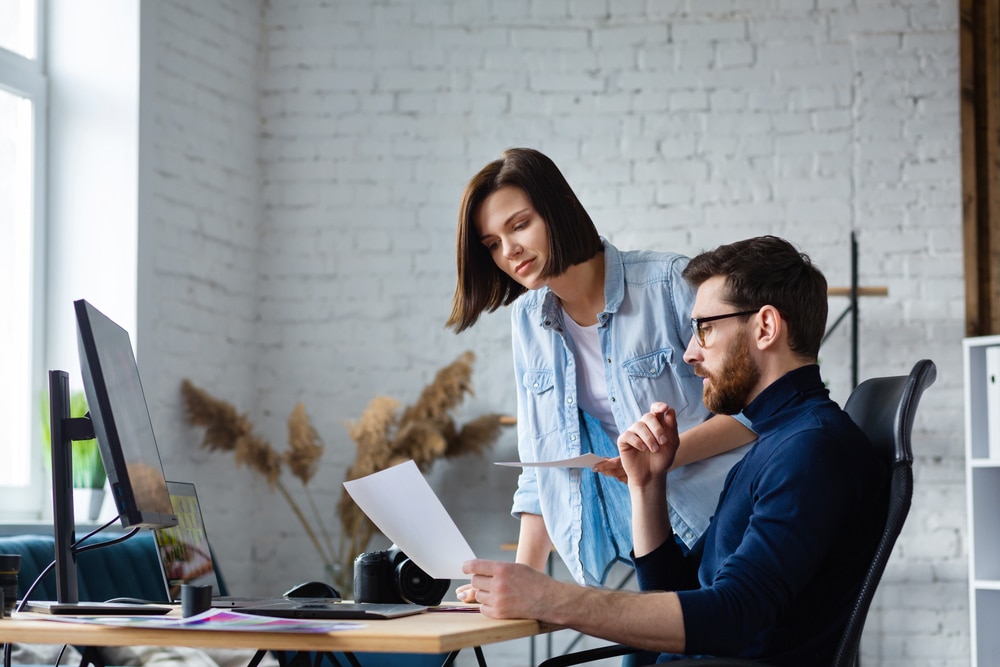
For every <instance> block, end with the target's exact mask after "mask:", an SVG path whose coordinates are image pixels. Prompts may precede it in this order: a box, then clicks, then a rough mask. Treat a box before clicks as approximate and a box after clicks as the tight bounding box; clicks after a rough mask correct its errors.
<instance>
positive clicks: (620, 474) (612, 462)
mask: <svg viewBox="0 0 1000 667" xmlns="http://www.w3.org/2000/svg"><path fill="white" fill-rule="evenodd" d="M592 470H593V471H594V472H599V473H601V474H602V475H607V476H608V477H614V478H615V479H617V480H618V481H619V482H627V481H628V475H627V474H625V467H624V466H622V457H620V456H616V457H614V458H610V459H604V460H603V461H601V462H600V463H598V464H597V465H595V466H594V467H593V468H592Z"/></svg>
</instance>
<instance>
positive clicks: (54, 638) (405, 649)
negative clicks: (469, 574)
mask: <svg viewBox="0 0 1000 667" xmlns="http://www.w3.org/2000/svg"><path fill="white" fill-rule="evenodd" d="M363 623H365V627H359V628H357V629H351V630H336V631H332V632H328V633H312V632H310V633H306V632H303V633H296V632H234V631H217V630H185V629H180V628H127V627H115V626H102V625H84V624H80V623H63V622H59V621H53V620H49V619H47V618H46V617H44V616H38V615H34V614H19V615H18V617H17V618H7V619H3V620H0V643H3V642H17V643H22V644H74V645H79V646H189V647H193V648H244V649H274V650H290V651H296V650H298V651H344V652H362V651H367V652H376V653H449V652H452V651H458V650H461V649H464V648H474V647H477V646H482V645H484V644H493V643H496V642H502V641H507V640H510V639H521V638H523V637H532V636H534V635H537V634H540V633H544V632H551V631H552V630H555V629H557V628H555V627H554V626H548V625H545V624H541V623H539V622H537V621H528V620H512V621H498V620H495V619H491V618H487V617H486V616H483V615H482V614H479V613H477V612H428V613H424V614H417V615H415V616H406V617H403V618H394V619H389V620H377V621H364V622H363Z"/></svg>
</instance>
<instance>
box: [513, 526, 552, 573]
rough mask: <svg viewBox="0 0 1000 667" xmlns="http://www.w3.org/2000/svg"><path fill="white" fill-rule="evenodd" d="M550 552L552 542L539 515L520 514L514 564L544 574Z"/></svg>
mask: <svg viewBox="0 0 1000 667" xmlns="http://www.w3.org/2000/svg"><path fill="white" fill-rule="evenodd" d="M551 551H552V541H551V540H550V539H549V532H548V531H547V530H546V529H545V521H544V520H543V519H542V517H541V515H539V514H528V513H526V512H525V513H522V514H521V532H520V534H519V535H518V538H517V555H516V556H515V557H514V560H515V562H518V563H524V564H525V565H529V566H531V567H532V568H534V569H536V570H538V571H539V572H545V563H546V562H547V561H548V559H549V552H551Z"/></svg>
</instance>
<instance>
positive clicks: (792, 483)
mask: <svg viewBox="0 0 1000 667" xmlns="http://www.w3.org/2000/svg"><path fill="white" fill-rule="evenodd" d="M743 413H744V415H746V416H747V417H748V418H749V419H750V421H751V423H752V424H753V428H754V430H755V431H756V432H757V434H758V439H757V442H756V444H754V446H753V447H752V448H751V449H750V450H749V451H748V452H747V454H746V456H745V457H744V458H743V460H742V461H740V462H739V463H737V464H736V465H735V466H733V469H732V470H731V471H730V473H729V476H728V478H727V480H726V484H725V487H724V488H723V490H722V494H721V496H720V498H719V504H718V507H717V508H716V513H715V516H714V517H713V518H712V522H711V524H710V525H709V528H708V530H707V531H706V532H705V534H704V535H703V536H702V539H701V540H700V541H699V542H698V543H697V544H696V545H695V547H694V548H693V549H692V550H691V552H690V553H689V554H688V555H687V556H684V555H683V554H682V553H681V551H680V549H679V548H678V547H677V545H676V543H675V542H674V541H673V540H667V541H666V542H665V543H664V544H663V545H661V546H660V547H659V548H658V549H656V550H655V551H653V552H651V553H649V554H647V555H645V556H643V557H642V558H637V559H636V560H635V564H636V572H637V574H638V581H639V585H640V588H641V589H642V590H674V591H678V596H679V597H680V603H681V608H682V610H683V614H684V631H685V635H686V647H685V652H686V653H687V654H688V655H701V654H707V655H716V656H739V657H744V658H765V659H766V660H767V661H768V662H769V663H773V664H776V665H820V664H828V663H829V662H830V661H831V660H832V658H833V654H834V651H835V649H836V646H837V641H838V640H839V637H840V633H841V631H842V628H843V626H844V623H845V622H846V619H847V615H848V614H849V612H850V607H851V604H852V602H853V600H854V597H855V596H856V593H857V590H858V587H859V585H860V582H861V579H862V577H863V575H864V571H865V568H866V567H867V566H868V564H869V562H870V561H871V555H872V553H873V552H874V545H875V542H876V540H877V539H878V535H879V533H880V532H881V529H882V525H883V523H884V521H885V514H886V502H887V500H886V499H887V495H886V486H887V485H886V480H887V479H888V475H887V471H886V470H885V467H884V466H883V465H882V463H881V462H880V461H879V460H878V459H877V458H876V457H875V455H874V452H873V450H872V446H871V444H870V443H869V441H868V438H867V437H866V436H865V435H864V433H862V431H861V430H860V429H859V428H858V427H857V426H856V425H855V424H854V422H853V421H851V418H850V417H849V416H848V415H847V413H845V412H843V411H842V410H841V409H840V407H839V406H838V405H837V404H836V403H834V402H833V401H831V400H830V398H829V392H828V391H827V390H826V388H825V387H824V385H823V382H822V380H821V379H820V375H819V368H818V366H815V365H810V366H804V367H801V368H798V369H796V370H794V371H791V372H789V373H788V374H786V375H785V376H783V377H782V378H780V379H779V380H777V381H776V382H774V383H773V384H771V385H770V386H769V387H767V388H766V389H765V390H764V391H763V392H761V394H760V395H759V396H757V397H756V398H755V399H754V400H753V402H752V403H751V404H750V405H749V406H747V407H746V409H744V411H743ZM663 658H664V659H666V656H663Z"/></svg>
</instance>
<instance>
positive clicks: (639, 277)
mask: <svg viewBox="0 0 1000 667" xmlns="http://www.w3.org/2000/svg"><path fill="white" fill-rule="evenodd" d="M688 261H690V259H689V258H688V257H686V256H685V255H681V254H680V253H676V252H662V251H657V250H626V251H624V252H622V253H621V263H622V268H623V270H624V273H625V281H626V282H627V283H631V284H648V283H659V282H672V281H679V282H683V280H681V278H680V276H681V272H682V271H683V270H684V267H685V266H687V264H688Z"/></svg>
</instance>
